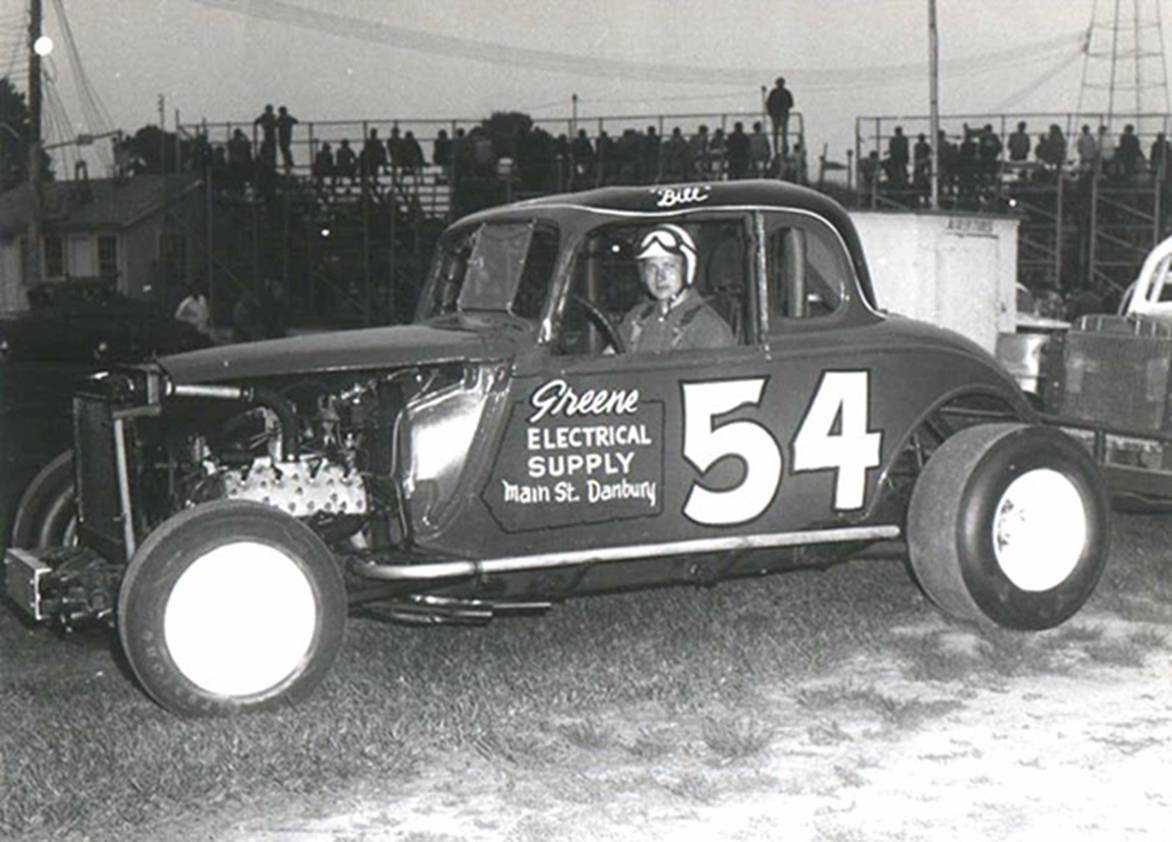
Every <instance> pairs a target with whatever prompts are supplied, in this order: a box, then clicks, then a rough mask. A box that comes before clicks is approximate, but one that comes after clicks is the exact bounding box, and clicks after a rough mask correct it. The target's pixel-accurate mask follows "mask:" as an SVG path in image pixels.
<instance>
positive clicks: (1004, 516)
mask: <svg viewBox="0 0 1172 842" xmlns="http://www.w3.org/2000/svg"><path fill="white" fill-rule="evenodd" d="M1109 516H1110V509H1109V501H1108V497H1107V493H1106V489H1105V486H1104V484H1103V481H1102V479H1101V477H1100V476H1099V472H1098V469H1097V467H1096V466H1095V464H1094V461H1093V460H1092V459H1091V457H1090V455H1089V454H1088V453H1087V452H1086V450H1085V449H1084V448H1083V447H1082V446H1081V445H1080V444H1078V443H1077V442H1075V441H1074V440H1072V439H1071V438H1069V437H1068V436H1066V435H1065V434H1063V433H1061V432H1059V431H1057V430H1054V429H1051V428H1048V427H1040V426H1027V425H1023V424H989V425H982V426H978V427H971V428H969V429H967V430H962V431H961V432H959V433H957V434H956V435H954V436H952V437H951V438H949V439H947V440H946V441H945V442H944V443H943V444H942V445H941V446H940V448H939V449H938V450H937V451H936V452H935V453H934V454H933V455H932V458H931V459H930V460H929V461H928V464H927V466H926V467H925V469H924V471H923V473H922V474H921V475H920V478H919V480H918V481H917V483H916V487H915V489H914V490H913V492H912V499H911V505H910V506H909V510H908V528H907V534H908V554H909V557H910V560H911V564H912V569H913V570H914V571H915V574H916V578H917V579H918V580H919V582H920V585H921V587H923V589H924V592H925V593H926V594H927V595H928V597H929V598H930V599H931V600H932V601H933V602H934V603H935V604H936V605H937V606H938V607H939V608H940V609H941V610H942V611H944V612H945V613H946V614H950V615H952V616H954V617H957V618H960V619H966V620H974V621H978V622H987V623H993V624H996V625H998V626H1004V627H1006V628H1014V629H1044V628H1050V627H1052V626H1056V625H1058V624H1059V623H1061V622H1063V621H1064V620H1066V619H1067V618H1068V617H1070V616H1071V615H1072V614H1074V613H1075V612H1076V611H1077V610H1078V609H1079V608H1080V607H1082V605H1083V603H1085V602H1086V600H1087V599H1088V598H1089V597H1090V595H1091V593H1092V591H1093V590H1094V588H1095V585H1096V584H1097V583H1098V581H1099V577H1100V576H1101V575H1102V572H1103V568H1104V566H1105V565H1106V561H1107V544H1108V518H1109Z"/></svg>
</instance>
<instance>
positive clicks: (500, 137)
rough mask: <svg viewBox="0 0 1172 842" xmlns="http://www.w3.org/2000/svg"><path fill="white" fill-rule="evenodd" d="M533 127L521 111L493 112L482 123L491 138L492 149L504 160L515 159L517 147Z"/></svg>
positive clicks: (528, 118)
mask: <svg viewBox="0 0 1172 842" xmlns="http://www.w3.org/2000/svg"><path fill="white" fill-rule="evenodd" d="M532 125H533V118H532V117H530V116H529V115H528V114H525V113H523V112H521V111H494V112H492V116H491V117H489V118H488V119H487V120H485V121H484V122H483V123H482V126H483V127H484V130H485V131H486V132H488V136H489V137H490V138H492V148H493V149H495V150H496V152H497V155H499V156H501V157H504V158H513V159H514V160H516V158H517V146H518V144H519V143H520V141H521V140H522V138H524V137H525V136H526V135H527V134H529V129H530V127H532Z"/></svg>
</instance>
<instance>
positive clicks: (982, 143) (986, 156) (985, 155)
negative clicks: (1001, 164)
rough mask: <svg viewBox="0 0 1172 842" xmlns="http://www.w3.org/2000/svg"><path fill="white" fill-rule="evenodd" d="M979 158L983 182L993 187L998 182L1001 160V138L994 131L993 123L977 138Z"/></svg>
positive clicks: (986, 125)
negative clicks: (998, 164)
mask: <svg viewBox="0 0 1172 842" xmlns="http://www.w3.org/2000/svg"><path fill="white" fill-rule="evenodd" d="M977 156H978V158H979V159H980V165H981V169H980V177H981V181H982V182H983V183H984V184H987V185H992V184H993V183H994V182H995V181H996V180H997V163H998V160H999V159H1000V158H1001V138H1000V137H998V136H997V132H995V131H993V124H992V123H986V124H985V127H984V128H983V129H982V130H981V134H980V136H979V137H978V138H977Z"/></svg>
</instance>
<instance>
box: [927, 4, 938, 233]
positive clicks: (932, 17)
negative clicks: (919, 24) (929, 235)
mask: <svg viewBox="0 0 1172 842" xmlns="http://www.w3.org/2000/svg"><path fill="white" fill-rule="evenodd" d="M928 68H929V70H928V72H929V74H930V77H931V78H930V80H929V84H928V99H929V103H928V108H929V114H930V115H931V116H930V117H929V120H928V125H929V128H928V131H930V132H931V133H932V134H931V138H932V141H931V142H932V209H933V210H939V208H940V90H939V83H940V41H939V33H938V32H937V30H936V0H928Z"/></svg>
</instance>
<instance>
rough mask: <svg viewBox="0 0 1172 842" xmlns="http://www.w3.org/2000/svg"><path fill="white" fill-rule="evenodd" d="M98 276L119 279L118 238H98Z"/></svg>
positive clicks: (108, 236) (111, 236)
mask: <svg viewBox="0 0 1172 842" xmlns="http://www.w3.org/2000/svg"><path fill="white" fill-rule="evenodd" d="M98 274H99V275H100V276H101V277H103V278H107V279H110V278H117V277H118V238H117V237H116V236H113V235H106V236H102V237H98Z"/></svg>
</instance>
